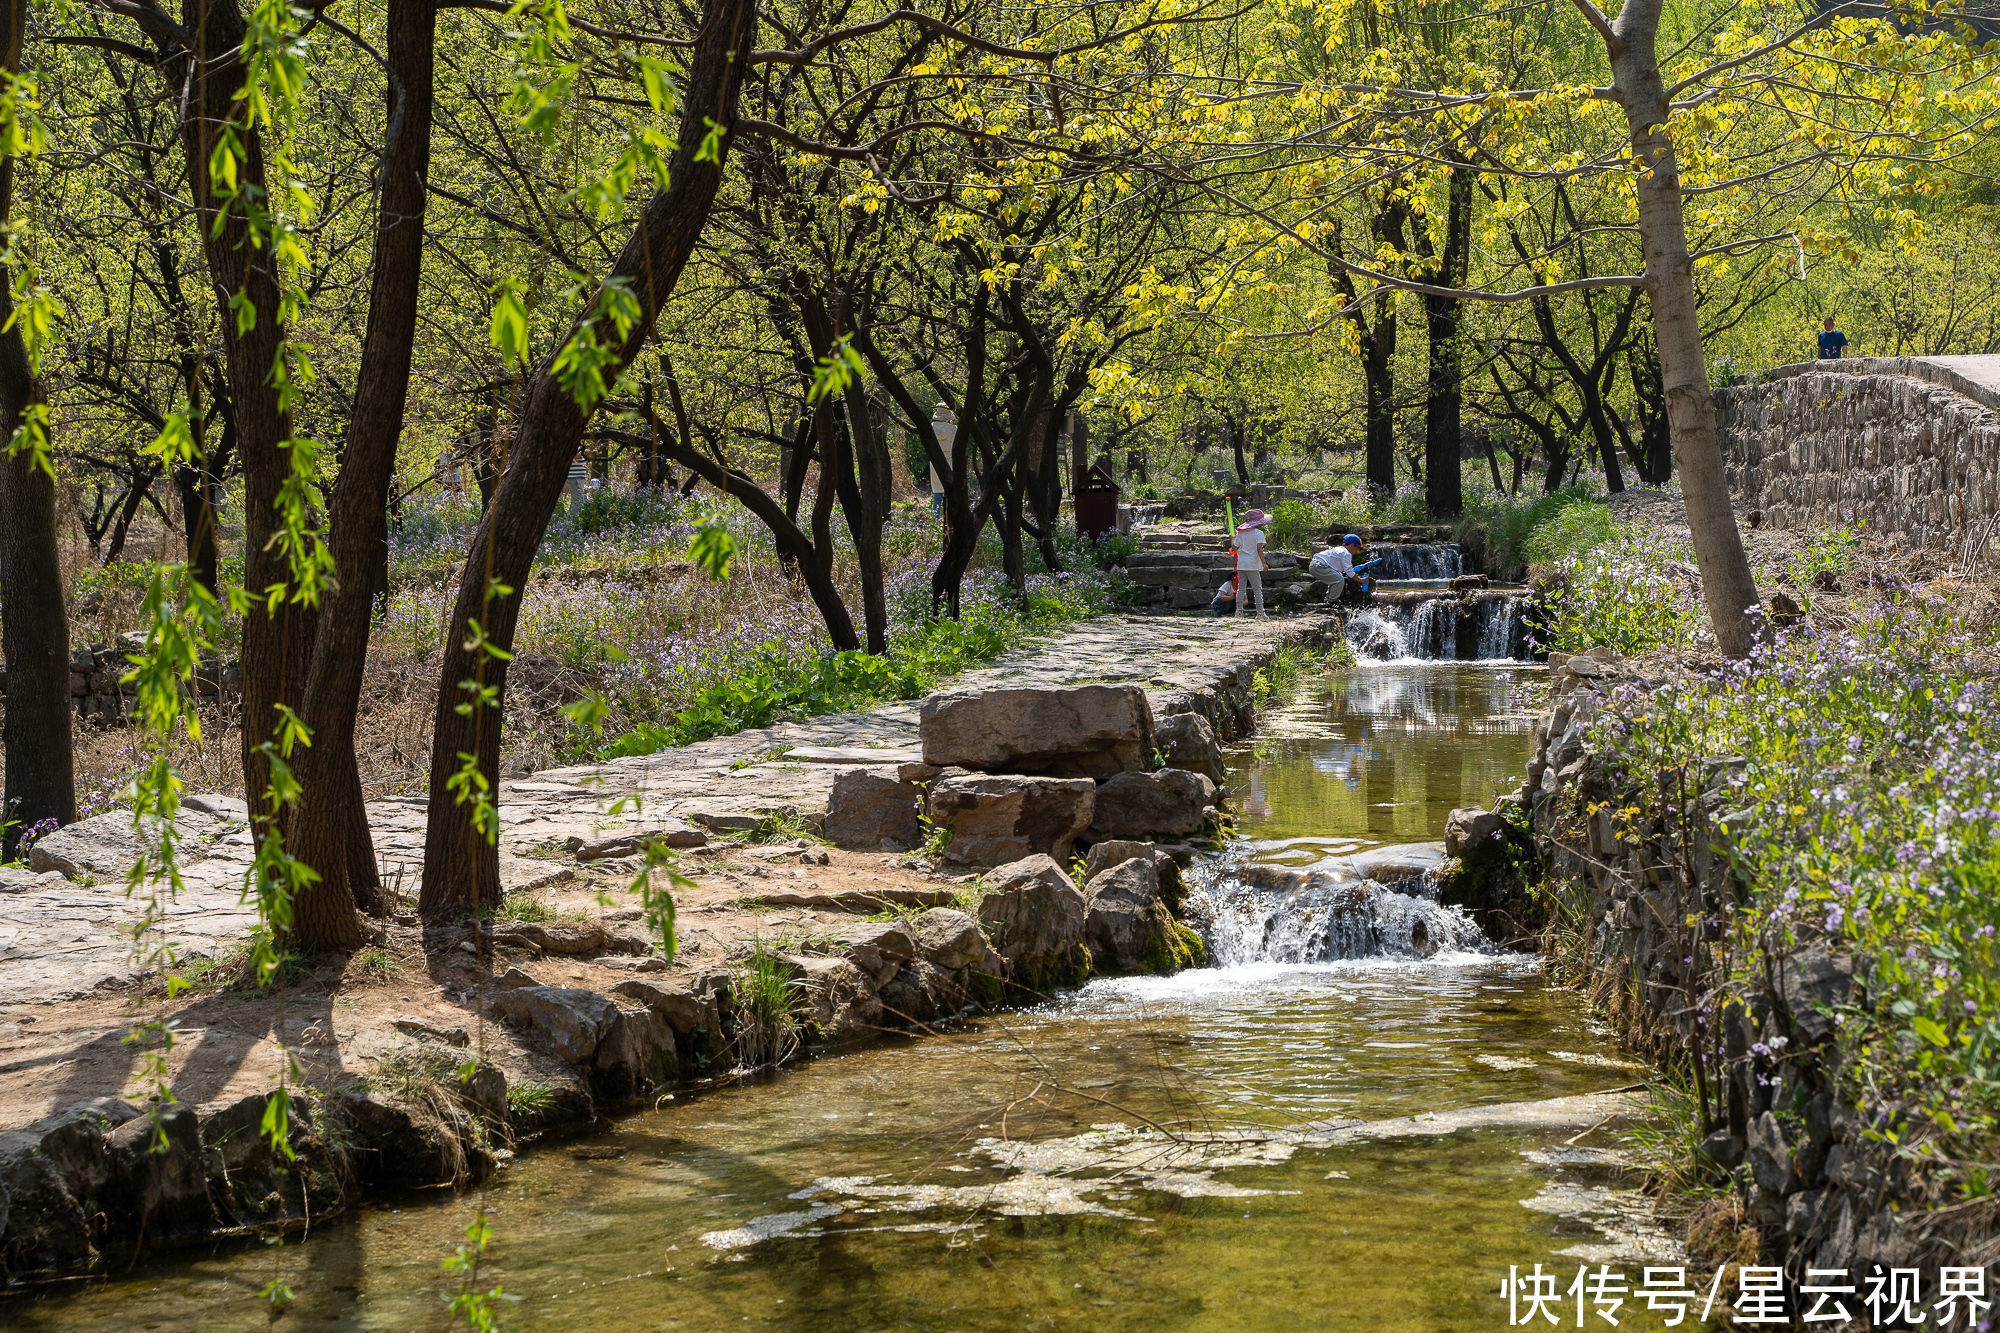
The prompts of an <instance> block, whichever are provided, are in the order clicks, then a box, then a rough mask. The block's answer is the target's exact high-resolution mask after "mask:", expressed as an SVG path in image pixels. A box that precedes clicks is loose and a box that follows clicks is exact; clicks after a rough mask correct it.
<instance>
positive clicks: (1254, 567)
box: [1236, 509, 1271, 616]
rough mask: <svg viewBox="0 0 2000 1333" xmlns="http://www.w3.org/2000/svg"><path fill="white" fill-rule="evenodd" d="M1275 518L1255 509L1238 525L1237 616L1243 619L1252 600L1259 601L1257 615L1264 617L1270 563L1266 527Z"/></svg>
mask: <svg viewBox="0 0 2000 1333" xmlns="http://www.w3.org/2000/svg"><path fill="white" fill-rule="evenodd" d="M1270 521H1271V516H1270V515H1269V514H1267V513H1265V512H1264V511H1263V510H1261V509H1253V510H1251V511H1250V512H1249V513H1247V514H1245V515H1244V516H1243V521H1242V522H1241V523H1239V524H1237V525H1236V577H1237V580H1238V583H1237V589H1236V614H1237V615H1239V616H1240V615H1242V614H1243V608H1244V607H1245V606H1247V605H1249V602H1250V599H1251V598H1252V597H1255V598H1256V599H1257V614H1258V615H1260V616H1261V615H1263V614H1264V571H1265V570H1266V569H1268V568H1269V567H1270V561H1268V560H1267V559H1265V557H1264V525H1265V524H1266V523H1269V522H1270Z"/></svg>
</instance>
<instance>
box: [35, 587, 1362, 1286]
mask: <svg viewBox="0 0 2000 1333" xmlns="http://www.w3.org/2000/svg"><path fill="white" fill-rule="evenodd" d="M1128 624H1129V628H1128V629H1126V630H1125V632H1124V633H1122V634H1121V633H1117V632H1115V630H1114V631H1113V632H1109V633H1107V628H1108V627H1102V626H1100V627H1096V628H1095V629H1093V630H1090V631H1087V632H1085V633H1083V634H1079V635H1074V636H1072V638H1071V641H1070V642H1069V643H1067V644H1063V643H1057V644H1054V645H1043V646H1042V647H1041V648H1039V649H1037V650H1036V651H1035V652H1033V653H1030V654H1027V655H1026V656H1025V657H1017V659H1016V660H1013V661H1011V662H1003V663H1001V664H999V665H998V666H996V667H995V668H993V669H990V670H989V671H988V672H983V673H975V674H974V675H973V676H972V677H968V678H963V679H962V680H961V682H960V685H959V687H958V688H955V689H953V690H950V691H947V692H944V693H942V694H938V695H934V696H932V697H931V698H930V699H928V700H926V701H925V702H924V704H923V707H922V709H921V711H920V712H917V711H916V710H910V709H885V710H878V711H877V713H875V714H872V715H866V714H865V715H853V716H850V717H847V718H835V719H821V720H818V721H817V722H814V723H807V724H787V727H786V728H778V729H771V731H770V732H768V733H762V734H758V735H754V736H746V737H734V738H723V740H722V741H720V742H709V743H705V745H704V746H698V747H687V749H686V750H685V751H682V752H669V753H665V754H660V755H652V756H646V757H644V758H642V759H639V760H621V761H615V762H614V763H612V764H605V765H596V766H591V767H590V768H588V769H576V770H560V771H552V772H548V773H543V774H537V775H534V777H533V778H532V779H528V780H523V781H519V782H516V783H514V784H510V787H509V788H508V790H507V791H505V792H503V799H502V819H503V823H504V824H505V825H506V832H505V833H504V834H503V852H504V854H505V858H506V863H507V865H508V867H509V871H508V874H509V880H510V884H511V886H512V892H510V895H509V898H508V900H507V902H506V904H505V905H504V906H503V910H502V912H501V914H500V916H499V918H498V919H495V920H493V921H490V922H485V923H472V924H465V925H459V926H450V927H428V928H427V927H423V926H421V925H419V924H418V923H417V922H416V921H415V919H414V917H411V916H408V915H399V916H398V917H397V918H396V920H394V921H393V922H389V923H385V924H384V925H383V926H382V928H381V938H380V940H379V942H378V943H376V944H375V945H373V946H371V948H370V949H369V950H367V951H365V952H364V953H363V954H360V955H356V957H355V958H353V959H347V960H336V961H332V962H322V963H321V964H320V965H319V966H318V967H317V968H316V969H315V970H312V971H311V972H309V973H308V974H306V975H304V976H302V977H299V978H296V979H293V980H290V981H288V982H287V984H286V988H285V989H284V990H283V991H256V990H251V989H247V988H245V987H244V986H243V985H242V984H241V983H240V982H238V981H235V980H234V971H233V967H234V966H235V965H232V963H231V961H230V960H231V959H232V958H233V957H234V956H235V955H233V954H232V953H231V950H232V949H238V950H240V948H241V943H242V939H243V937H244V934H245V932H246V930H247V927H248V924H249V922H248V920H247V918H246V915H245V913H244V909H242V908H241V906H240V905H238V904H236V903H235V902H234V901H233V897H234V894H233V887H232V886H233V884H234V883H238V882H240V878H241V873H242V866H243V863H244V861H245V859H246V857H247V855H248V850H249V849H248V839H249V833H248V830H247V829H246V828H245V827H244V825H243V823H242V820H241V811H240V809H238V808H233V807H232V806H231V804H230V803H229V802H227V801H223V800H220V799H210V800H207V801H201V800H196V801H191V802H190V809H189V811H188V813H187V815H186V823H187V827H186V828H185V829H184V830H183V834H184V836H185V837H186V844H185V845H186V846H187V848H188V856H189V861H190V867H191V869H190V881H191V887H190V891H189V892H188V893H186V894H184V895H183V896H182V897H181V898H180V899H179V900H178V901H177V903H176V904H175V905H174V906H173V907H172V909H171V910H170V911H169V913H168V918H167V920H168V925H167V927H166V930H167V932H168V938H169V940H170V941H171V942H175V943H178V944H182V945H185V946H186V950H187V951H186V952H185V953H183V955H182V957H183V961H184V962H185V960H186V959H187V958H189V957H196V958H199V957H201V956H204V955H205V956H206V957H207V958H209V959H210V960H211V961H212V967H211V968H210V970H209V972H208V973H207V974H206V976H207V982H206V983H205V984H204V983H202V982H201V981H200V979H199V977H197V981H196V983H195V985H194V993H193V997H192V998H187V997H181V998H178V999H177V998H175V997H174V996H173V995H172V994H171V993H170V992H168V991H167V990H166V989H165V988H164V987H163V985H162V982H163V980H164V979H163V978H162V977H161V976H159V975H158V974H157V973H156V972H151V971H148V970H147V969H145V968H143V967H141V966H140V965H137V964H134V963H131V962H129V961H124V962H121V961H118V960H117V959H116V958H114V956H113V953H112V950H113V948H114V945H113V943H112V942H113V941H117V940H119V931H120V929H121V927H122V926H123V925H124V923H125V922H126V920H127V919H129V918H130V917H131V916H132V915H133V914H134V909H133V907H132V905H131V904H130V903H129V901H126V900H125V899H124V896H123V892H122V879H123V875H124V873H125V871H126V870H127V869H129V867H130V865H131V864H132V860H133V858H135V857H136V856H137V854H138V845H137V840H136V838H135V837H134V835H133V834H132V832H131V830H130V827H129V824H128V823H127V822H126V821H125V819H124V817H123V816H116V815H114V816H107V817H103V818H102V819H99V820H94V821H86V822H85V823H84V824H80V825H76V826H72V828H71V829H67V830H63V831H62V832H61V833H59V834H57V835H54V836H52V837H50V838H49V839H46V840H44V842H43V843H41V844H38V845H37V847H36V848H35V862H34V868H33V869H32V870H30V871H19V870H10V871H0V892H4V893H5V895H6V900H7V901H8V903H9V906H10V907H12V908H17V909H18V910H17V911H16V912H15V913H14V915H13V916H12V917H11V918H10V919H11V920H15V921H19V922H20V923H21V924H19V925H14V926H10V930H11V933H10V934H5V935H0V946H4V950H5V951H4V954H0V1125H5V1126H7V1127H6V1128H5V1129H4V1130H0V1277H4V1279H5V1281H6V1282H8V1283H9V1284H26V1283H35V1282H41V1281H47V1280H50V1279H54V1278H60V1277H64V1276H69V1275H75V1274H80V1273H88V1272H93V1271H102V1270H104V1269H107V1268H110V1267H114V1266H118V1265H122V1264H127V1263H129V1262H131V1261H132V1260H133V1259H135V1258H136V1257H138V1256H139V1255H141V1254H143V1253H145V1252H147V1251H154V1250H160V1249H165V1248H172V1247H176V1246H186V1245H193V1244H201V1243H208V1242H213V1241H216V1240H219V1239H226V1238H229V1237H233V1236H253V1235H265V1234H271V1233H277V1232H285V1231H292V1230H298V1229H303V1228H304V1227H306V1226H307V1225H308V1223H309V1222H310V1221H312V1220H315V1219H320V1218H323V1217H325V1216H327V1215H328V1214H329V1213H331V1212H334V1211H337V1210H339V1209H341V1208H343V1207H345V1206H347V1205H348V1204H351V1203H352V1202H354V1201H355V1200H357V1199H358V1198H360V1197H362V1196H363V1195H365V1194H367V1193H369V1192H371V1191H377V1190H397V1189H409V1188H421V1187H438V1186H451V1185H455V1184H460V1183H463V1182H466V1181H468V1180H476V1179H479V1178H482V1177H483V1176H485V1175H486V1174H488V1173H490V1172H492V1171H493V1170H495V1169H496V1168H497V1167H498V1166H499V1165H500V1164H501V1163H503V1162H504V1161H505V1160H506V1159H507V1158H508V1157H509V1156H510V1155H511V1153H513V1152H514V1151H516V1150H518V1149H519V1148H521V1147H522V1146H523V1145H524V1144H526V1143H528V1142H529V1141H532V1140H536V1139H547V1138H554V1137H557V1136H560V1135H561V1134H563V1133H565V1132H568V1131H573V1130H580V1129H583V1128H585V1127H588V1126H590V1125H591V1124H593V1123H594V1122H596V1121H597V1120H598V1119H599V1118H600V1117H601V1116H602V1115H604V1114H605V1113H606V1112H608V1111H611V1110H613V1109H616V1108H619V1107H622V1106H627V1105H631V1104H634V1103H636V1102H638V1101H640V1100H641V1099H648V1098H652V1099H657V1098H662V1097H668V1096H672V1095H675V1093H676V1090H679V1089H684V1088H695V1087H699V1086H700V1085H702V1084H704V1083H707V1082H711V1081H713V1080H716V1079H722V1078H734V1077H739V1076H741V1075H743V1074H745V1073H748V1072H752V1071H755V1070H760V1069H769V1068H773V1067H777V1066H781V1065H783V1064H785V1063H788V1062H790V1061H793V1060H796V1059H799V1058H803V1057H805V1056H807V1055H810V1054H813V1053H815V1052H819V1051H825V1050H836V1049H841V1048H843V1047H849V1046H852V1045H853V1044H855V1043H857V1042H862V1041H867V1040H870V1039H872V1038H874V1037H876V1036H878V1035H880V1034H883V1033H885V1032H896V1031H912V1030H914V1031H923V1030H925V1029H927V1028H928V1027H930V1026H931V1025H933V1024H936V1023H939V1022H949V1021H951V1020H952V1019H953V1018H955V1017H957V1016H959V1015H962V1014H965V1013H967V1012H970V1011H972V1010H975V1009H978V1008H991V1007H999V1006H1005V1005H1011V1004H1019V1003H1028V1002H1033V1001H1035V1000H1038V999H1040V998H1042V996H1043V994H1044V993H1045V992H1046V991H1047V990H1048V989H1050V988H1053V987H1058V986H1067V985H1072V984H1075V983H1076V982H1079V981H1081V980H1082V979H1084V978H1085V977H1087V976H1090V975H1092V974H1104V973H1134V972H1165V971H1173V970H1176V969H1178V968H1180V967H1182V966H1185V965H1187V964H1188V963H1189V962H1191V961H1193V960H1195V959H1196V958H1197V957H1198V956H1199V952H1200V948H1201V945H1200V939H1199V937H1198V936H1196V935H1195V934H1194V933H1193V932H1192V931H1191V930H1189V929H1188V928H1187V927H1186V926H1185V925H1184V924H1182V922H1181V920H1180V917H1179V913H1180V911H1181V908H1182V902H1183V897H1184V888H1183V884H1182V877H1181V869H1182V866H1183V865H1184V864H1185V863H1186V862H1187V860H1188V859H1189V858H1190V857H1191V856H1192V854H1193V852H1194V850H1195V848H1196V846H1197V845H1199V844H1201V843H1202V842H1204V841H1206V840H1209V839H1212V838H1213V837H1214V836H1215V835H1216V834H1217V833H1218V832H1219V831H1220V830H1221V828H1222V827H1223V824H1224V822H1225V821H1226V819H1227V817H1228V816H1227V813H1226V807H1227V792H1226V789H1225V788H1224V786H1223V782H1224V780H1225V778H1226V770H1225V769H1224V767H1223V765H1222V759H1221V750H1220V746H1221V744H1222V743H1224V742H1226V741H1229V740H1232V739H1235V738H1236V737H1238V736H1240V735H1242V734H1244V733H1245V732H1246V731H1247V730H1248V728H1249V727H1250V726H1251V724H1252V720H1253V712H1252V709H1253V703H1254V691H1253V678H1254V673H1255V671H1256V669H1257V668H1258V667H1259V666H1260V665H1261V664H1262V663H1263V662H1265V661H1267V660H1268V659H1269V658H1270V657H1271V656H1272V655H1273V654H1274V653H1275V652H1276V651H1277V650H1278V649H1279V648H1280V647H1281V646H1282V645H1283V644H1285V643H1287V642H1297V641H1302V640H1303V641H1313V642H1317V641H1322V640H1324V639H1326V637H1327V636H1328V635H1330V634H1334V633H1338V624H1337V622H1335V621H1333V620H1331V619H1327V618H1320V617H1314V618H1310V619H1302V620H1295V621H1289V622H1272V623H1268V624H1256V625H1234V626H1226V627H1225V626H1211V625H1201V626H1198V627H1197V629H1198V630H1199V633H1198V634H1195V633H1190V632H1188V630H1187V628H1186V625H1187V622H1158V621H1156V622H1154V624H1153V625H1152V626H1148V625H1147V623H1146V622H1144V621H1133V622H1128ZM1177 626H1178V627H1177ZM1121 677H1122V679H1121ZM725 755H726V756H728V757H727V758H724V756H725ZM631 795H636V796H639V797H640V798H642V799H641V801H640V802H638V803H635V806H634V808H633V809H632V810H631V811H630V812H624V811H621V812H619V813H617V814H608V813H607V810H610V809H612V808H614V807H615V803H616V801H617V799H618V798H619V797H620V796H631ZM378 806H382V807H389V808H386V809H371V816H373V817H377V818H378V819H379V821H380V823H379V829H380V831H379V833H378V846H381V847H383V848H384V851H385V856H387V855H393V854H395V853H396V852H398V851H399V850H402V849H404V847H405V845H406V844H407V843H409V841H410V839H409V838H408V837H406V836H403V835H404V834H406V833H407V832H408V831H409V830H408V829H407V827H406V826H407V825H409V824H410V823H411V820H410V816H411V815H412V814H413V813H414V812H413V811H407V810H403V809H400V808H397V807H399V806H400V803H378ZM383 816H387V817H386V818H383ZM655 842H663V843H666V844H670V845H672V846H673V847H675V848H677V849H678V851H679V860H678V862H677V870H678V871H679V872H680V873H682V874H684V875H685V876H686V877H687V882H686V883H685V885H684V886H682V887H681V888H680V889H678V890H677V893H676V897H677V899H678V906H679V916H680V931H679V935H680V948H679V950H678V951H677V953H676V954H675V955H674V956H672V957H669V956H667V955H666V954H664V953H662V952H661V951H660V950H659V949H658V948H657V947H656V944H657V941H656V940H655V939H653V938H650V937H649V936H648V934H647V932H646V927H645V924H644V922H643V921H642V920H641V916H642V914H641V913H640V911H639V910H638V909H636V908H631V907H626V906H623V905H622V904H621V903H619V902H618V901H617V900H616V899H614V898H611V897H610V895H611V894H613V893H619V892H620V891H621V890H622V888H623V887H624V883H625V881H628V880H629V879H630V878H631V877H632V876H633V875H634V874H635V873H636V872H637V871H638V870H639V869H641V868H642V867H643V864H644V855H643V854H644V851H645V849H646V847H647V845H648V844H649V843H655ZM404 868H405V869H406V870H407V868H408V863H407V862H406V863H405V866H404ZM530 909H532V910H530ZM122 944H123V947H124V948H125V949H126V950H128V951H129V948H130V941H129V939H126V940H122ZM197 971H198V969H197ZM135 1014H136V1015H137V1016H138V1017H140V1018H141V1019H148V1020H153V1021H156V1022H158V1023H160V1024H161V1025H162V1026H161V1027H158V1028H155V1029H153V1030H152V1031H151V1034H150V1035H149V1036H147V1037H146V1038H145V1039H144V1040H142V1041H140V1042H138V1043H137V1044H136V1045H135V1044H134V1043H130V1042H127V1041H126V1040H125V1037H126V1034H127V1032H128V1031H130V1030H131V1025H132V1022H133V1016H134V1015H135ZM169 1030H171V1031H172V1032H174V1033H175V1038H174V1041H173V1042H172V1043H171V1045H169V1044H167V1043H165V1042H163V1041H162V1040H161V1037H162V1034H163V1033H164V1032H166V1031H169ZM148 1048H150V1050H151V1051H152V1052H153V1053H154V1054H157V1055H158V1057H159V1058H160V1060H161V1061H162V1062H163V1063H164V1066H165V1070H166V1075H165V1084H166V1086H167V1087H168V1088H170V1089H171V1093H172V1095H171V1097H170V1098H166V1097H161V1096H160V1095H159V1092H160V1088H159V1086H158V1085H157V1084H150V1085H149V1083H148V1081H147V1079H146V1078H145V1077H143V1074H144V1069H143V1060H142V1056H143V1055H144V1054H145V1052H146V1050H147V1049H148ZM292 1060H296V1061H297V1064H296V1066H295V1067H294V1068H295V1072H294V1074H293V1076H292V1077H291V1078H290V1079H288V1080H287V1086H288V1087H289V1090H290V1095H289V1098H288V1107H287V1113H288V1115H289V1131H288V1133H287V1134H286V1135H285V1136H284V1142H285V1150H284V1151H283V1152H278V1151H274V1150H273V1148H272V1147H271V1145H270V1142H269V1141H268V1140H269V1137H270V1136H269V1132H268V1130H269V1126H270V1124H271V1123H272V1120H271V1117H272V1116H273V1115H274V1114H275V1113H276V1112H275V1108H276V1106H277V1105H278V1102H279V1100H280V1099H278V1098H277V1097H276V1095H275V1094H274V1092H273V1090H272V1089H273V1088H274V1086H276V1083H277V1080H276V1078H275V1075H276V1074H277V1073H278V1072H279V1071H280V1070H281V1069H283V1068H286V1067H287V1065H288V1063H289V1062H290V1061H292ZM149 1094H150V1095H149Z"/></svg>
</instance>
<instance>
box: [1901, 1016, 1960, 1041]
mask: <svg viewBox="0 0 2000 1333" xmlns="http://www.w3.org/2000/svg"><path fill="white" fill-rule="evenodd" d="M1910 1026H1911V1027H1913V1028H1915V1029H1916V1031H1917V1035H1918V1036H1919V1037H1922V1038H1923V1039H1924V1040H1925V1041H1927V1042H1929V1043H1930V1044H1931V1045H1933V1046H1949V1045H1951V1038H1950V1037H1948V1036H1946V1035H1945V1031H1944V1027H1943V1025H1942V1024H1940V1023H1939V1022H1938V1021H1937V1020H1936V1019H1935V1018H1931V1017H1928V1016H1926V1015H1924V1014H1918V1015H1917V1016H1916V1017H1915V1018H1913V1019H1911V1020H1910Z"/></svg>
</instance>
